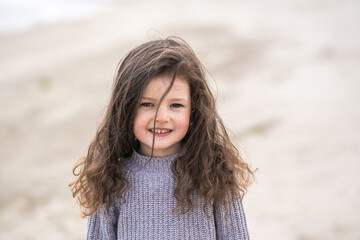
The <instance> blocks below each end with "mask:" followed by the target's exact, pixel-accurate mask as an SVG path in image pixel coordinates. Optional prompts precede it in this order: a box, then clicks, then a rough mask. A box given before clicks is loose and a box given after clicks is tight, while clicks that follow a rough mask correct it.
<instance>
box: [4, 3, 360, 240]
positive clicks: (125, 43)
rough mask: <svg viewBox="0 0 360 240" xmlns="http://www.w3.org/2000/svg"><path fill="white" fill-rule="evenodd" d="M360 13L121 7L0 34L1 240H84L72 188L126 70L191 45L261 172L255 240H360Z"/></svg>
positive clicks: (250, 211)
mask: <svg viewBox="0 0 360 240" xmlns="http://www.w3.org/2000/svg"><path fill="white" fill-rule="evenodd" d="M359 12H360V3H359V1H356V0H348V1H335V0H329V1H310V0H305V1H300V0H290V1H286V2H280V1H260V2H254V1H252V2H251V1H248V2H246V1H235V0H226V1H207V2H205V1H196V2H195V1H179V0H176V1H173V2H171V3H170V2H169V3H167V2H163V1H151V3H150V1H142V0H141V1H140V0H138V1H121V2H119V3H114V6H113V8H112V9H111V10H108V11H106V12H103V13H100V14H98V15H96V16H93V17H88V18H84V19H79V20H76V21H67V22H60V23H56V24H48V25H40V26H37V27H34V28H32V29H29V30H26V31H21V32H18V33H13V34H6V35H0V107H1V112H0V156H1V160H0V187H1V190H2V191H1V193H0V239H12V240H18V239H29V240H32V239H36V240H42V239H44V240H45V239H46V240H52V239H54V240H57V239H70V240H79V239H84V238H85V232H86V219H82V218H81V217H80V211H79V207H78V206H77V205H76V204H75V200H74V199H73V198H72V195H71V192H70V189H69V187H68V184H69V183H70V182H71V181H72V180H73V175H72V167H73V165H74V164H75V162H76V161H77V160H78V159H79V158H80V157H82V156H83V155H85V154H86V152H87V147H88V144H89V143H90V141H91V140H92V138H93V137H94V134H95V131H96V128H97V126H98V124H99V123H100V121H101V119H102V114H103V113H104V111H105V109H106V104H107V101H108V99H109V97H110V93H111V85H112V81H113V77H114V73H115V70H116V67H117V64H118V62H119V60H120V59H121V58H122V57H123V56H124V54H125V53H126V52H127V51H129V50H130V49H132V48H133V47H135V46H137V45H138V44H140V43H142V42H144V41H147V40H150V39H156V38H161V37H166V36H169V35H177V36H180V37H182V38H184V39H185V40H186V41H188V42H189V44H190V45H191V46H192V47H193V49H194V50H195V52H196V53H197V55H198V57H199V58H200V60H201V61H202V62H203V64H204V65H205V67H206V68H207V70H208V71H209V72H210V73H211V75H212V77H210V76H209V81H210V85H211V86H212V87H213V90H214V92H215V93H216V94H215V95H216V96H217V101H218V109H219V111H220V113H221V115H222V117H223V119H224V121H225V123H226V125H227V127H228V129H229V130H230V132H231V134H232V136H233V138H234V139H235V141H236V143H237V144H238V146H239V149H240V151H241V153H242V155H243V157H244V158H245V159H246V160H247V161H248V162H250V164H251V166H252V167H253V168H258V171H257V175H256V176H257V180H256V182H255V183H254V185H253V186H252V187H251V188H250V189H249V192H248V194H247V195H246V196H245V198H244V206H245V211H246V216H247V221H248V227H249V232H250V235H251V239H256V240H263V239H264V240H265V239H267V240H269V239H274V240H275V239H284V240H320V239H321V240H322V239H327V240H339V239H341V240H358V239H360V177H359V173H358V172H359V170H360V161H359V160H360V139H359V134H360V107H359V103H360V82H359V80H360V70H359V63H360V14H359Z"/></svg>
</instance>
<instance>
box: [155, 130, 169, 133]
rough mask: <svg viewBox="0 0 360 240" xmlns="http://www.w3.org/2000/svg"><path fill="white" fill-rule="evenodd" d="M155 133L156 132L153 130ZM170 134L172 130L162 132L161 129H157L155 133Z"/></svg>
mask: <svg viewBox="0 0 360 240" xmlns="http://www.w3.org/2000/svg"><path fill="white" fill-rule="evenodd" d="M152 131H153V132H154V130H152ZM168 132H170V130H160V129H155V133H168Z"/></svg>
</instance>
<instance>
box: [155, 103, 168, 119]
mask: <svg viewBox="0 0 360 240" xmlns="http://www.w3.org/2000/svg"><path fill="white" fill-rule="evenodd" d="M156 121H157V122H168V121H170V115H169V110H168V109H167V108H166V106H159V110H158V112H157V116H156Z"/></svg>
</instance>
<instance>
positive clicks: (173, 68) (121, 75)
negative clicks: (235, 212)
mask: <svg viewBox="0 0 360 240" xmlns="http://www.w3.org/2000/svg"><path fill="white" fill-rule="evenodd" d="M204 69H205V68H204V67H203V65H202V64H201V63H200V61H199V60H198V58H197V57H196V55H195V53H194V52H193V50H192V49H191V47H190V46H189V45H188V44H187V43H186V42H185V41H184V40H182V39H181V38H177V37H169V38H166V39H161V40H154V41H149V42H146V43H144V44H142V45H140V46H138V47H136V48H134V49H133V50H131V51H130V52H128V53H127V54H126V55H125V57H124V58H123V59H122V60H121V61H120V63H119V67H118V70H117V75H116V77H115V79H114V85H113V91H112V96H111V99H110V103H109V105H108V107H107V111H106V113H105V116H104V118H103V120H102V122H101V124H100V126H99V128H98V130H97V132H96V135H95V138H94V139H93V140H92V142H91V144H90V146H89V149H88V152H87V155H86V156H85V157H83V158H82V159H80V160H79V161H78V162H77V164H76V165H75V167H74V169H73V173H74V175H75V176H76V179H75V180H74V181H73V182H72V183H71V184H70V185H69V186H70V187H71V190H72V193H73V197H77V199H78V201H79V204H80V206H81V207H82V213H83V216H89V215H92V214H93V213H95V212H96V211H97V210H99V208H100V206H101V205H102V204H107V205H108V206H110V205H111V203H112V202H113V201H114V199H118V198H119V201H120V200H121V199H122V198H123V196H124V193H125V192H126V191H127V190H128V189H129V187H130V186H129V182H128V180H127V179H126V177H125V174H124V171H125V169H124V166H123V162H124V159H125V158H128V157H130V156H131V155H132V153H133V151H134V149H136V148H137V146H138V143H137V140H136V138H135V136H134V133H133V132H134V131H133V125H134V119H135V115H136V112H137V109H138V107H139V102H140V98H141V95H142V92H143V91H144V89H145V87H146V86H147V84H148V83H149V81H150V80H152V79H153V78H155V77H158V76H160V75H164V74H165V75H168V76H172V81H171V83H170V85H169V87H168V89H167V90H166V91H165V93H164V94H163V96H162V98H161V100H160V102H161V101H162V99H163V98H164V96H165V95H166V94H167V92H169V90H170V88H171V87H172V84H173V82H174V80H175V77H176V76H177V75H178V76H181V77H182V78H183V79H185V80H186V81H187V82H188V84H189V87H190V96H191V114H190V122H191V124H190V126H189V129H188V132H187V134H186V136H185V137H184V138H183V139H182V144H183V147H184V149H185V151H184V153H183V154H181V155H180V156H178V157H177V158H176V159H175V161H174V163H173V164H172V166H171V168H172V172H173V174H174V176H175V177H176V180H177V181H176V186H175V189H174V197H175V198H176V200H177V205H176V207H175V209H174V211H179V212H181V213H186V212H188V211H190V210H191V209H192V208H193V207H194V206H195V205H196V204H199V203H200V202H203V203H204V205H203V210H204V212H205V214H206V215H208V213H207V212H206V209H207V207H208V206H212V204H213V203H214V202H216V203H218V204H223V205H224V206H225V209H226V212H227V211H228V209H229V204H230V201H232V200H235V199H237V198H242V197H243V196H244V194H245V193H246V191H247V188H248V186H249V185H250V184H251V182H252V181H253V179H254V172H253V171H252V170H251V169H250V167H249V165H248V164H247V163H246V162H245V161H243V159H242V158H241V157H240V155H239V152H238V150H237V149H236V147H235V146H234V144H233V143H232V141H231V140H230V137H229V135H228V133H227V131H226V128H225V127H224V124H223V122H222V120H221V118H220V116H219V114H218V113H217V111H216V104H215V99H214V97H213V95H212V93H211V91H210V89H209V87H208V84H207V80H206V77H205V70H204ZM155 118H156V114H155ZM153 143H154V142H153ZM151 157H152V156H151ZM150 160H151V158H150ZM78 169H79V170H78ZM194 193H196V196H197V201H196V203H195V202H194V201H193V198H192V195H193V194H194Z"/></svg>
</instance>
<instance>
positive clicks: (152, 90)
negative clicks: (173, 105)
mask: <svg viewBox="0 0 360 240" xmlns="http://www.w3.org/2000/svg"><path fill="white" fill-rule="evenodd" d="M171 80H172V77H170V76H159V77H155V78H152V79H151V80H150V81H149V83H148V84H147V86H146V87H145V89H144V92H143V94H142V95H143V97H146V96H147V95H149V94H151V95H153V96H154V95H158V96H159V97H161V95H162V94H163V93H164V92H165V91H166V89H168V87H169V86H170V83H171ZM187 93H190V89H189V84H188V82H187V81H186V80H185V79H184V78H182V77H180V76H178V77H176V78H175V81H174V84H173V86H172V87H171V89H170V91H169V93H168V94H182V95H184V94H185V95H187Z"/></svg>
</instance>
